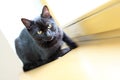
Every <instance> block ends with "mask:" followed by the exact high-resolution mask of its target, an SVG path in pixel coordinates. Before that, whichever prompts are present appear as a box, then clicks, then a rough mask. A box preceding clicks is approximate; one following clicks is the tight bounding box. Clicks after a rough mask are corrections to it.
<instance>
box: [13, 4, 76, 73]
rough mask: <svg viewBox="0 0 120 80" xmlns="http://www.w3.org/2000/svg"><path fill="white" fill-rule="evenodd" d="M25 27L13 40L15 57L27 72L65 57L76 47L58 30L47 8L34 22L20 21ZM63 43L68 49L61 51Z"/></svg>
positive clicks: (44, 8) (45, 7)
mask: <svg viewBox="0 0 120 80" xmlns="http://www.w3.org/2000/svg"><path fill="white" fill-rule="evenodd" d="M21 20H22V22H23V24H24V25H25V27H26V28H25V29H23V30H22V32H21V34H20V36H19V37H18V38H16V40H15V48H16V52H17V55H18V56H19V58H20V59H21V61H22V62H23V70H24V71H28V70H31V69H34V68H36V67H38V66H41V65H43V64H46V63H48V62H51V61H53V60H55V59H57V58H58V57H60V56H63V55H65V54H66V53H67V52H69V51H70V50H71V49H74V48H76V47H77V45H76V44H75V43H74V42H73V41H72V40H71V39H70V38H69V37H68V36H67V35H66V34H65V33H64V32H63V31H62V30H61V29H60V28H59V27H57V25H56V23H55V21H54V20H53V19H52V17H51V15H50V13H49V10H48V8H47V6H44V7H43V11H42V14H41V17H39V18H38V19H36V20H28V19H25V18H22V19H21ZM63 41H64V42H65V43H66V44H67V45H68V46H69V48H65V49H61V46H62V44H63Z"/></svg>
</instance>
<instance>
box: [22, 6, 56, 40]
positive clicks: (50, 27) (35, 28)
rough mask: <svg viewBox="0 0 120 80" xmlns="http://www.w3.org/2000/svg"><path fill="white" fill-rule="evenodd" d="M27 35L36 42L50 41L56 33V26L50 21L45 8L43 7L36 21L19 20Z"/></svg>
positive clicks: (50, 18)
mask: <svg viewBox="0 0 120 80" xmlns="http://www.w3.org/2000/svg"><path fill="white" fill-rule="evenodd" d="M21 20H22V22H23V24H24V25H25V26H26V28H27V30H28V31H29V33H30V34H31V35H32V37H34V38H35V39H36V40H39V41H51V40H53V39H54V38H55V36H56V33H57V25H56V23H55V22H54V20H53V19H52V17H51V15H50V13H49V10H48V8H47V6H44V7H43V10H42V14H41V17H40V18H38V19H37V20H34V21H32V20H28V19H25V18H22V19H21Z"/></svg>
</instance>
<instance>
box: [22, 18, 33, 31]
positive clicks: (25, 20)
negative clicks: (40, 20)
mask: <svg viewBox="0 0 120 80" xmlns="http://www.w3.org/2000/svg"><path fill="white" fill-rule="evenodd" d="M21 21H22V23H23V24H24V25H25V27H26V28H27V29H28V30H30V29H31V24H32V22H33V21H31V20H28V19H25V18H22V19H21Z"/></svg>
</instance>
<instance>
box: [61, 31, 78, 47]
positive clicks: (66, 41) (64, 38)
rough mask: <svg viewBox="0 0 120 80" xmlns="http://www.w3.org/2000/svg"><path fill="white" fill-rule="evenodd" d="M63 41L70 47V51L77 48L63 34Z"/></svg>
mask: <svg viewBox="0 0 120 80" xmlns="http://www.w3.org/2000/svg"><path fill="white" fill-rule="evenodd" d="M63 41H64V42H65V43H66V44H67V45H68V46H69V47H70V49H74V48H76V47H77V44H76V43H75V42H73V41H72V39H70V38H69V37H68V36H67V35H66V34H65V33H63Z"/></svg>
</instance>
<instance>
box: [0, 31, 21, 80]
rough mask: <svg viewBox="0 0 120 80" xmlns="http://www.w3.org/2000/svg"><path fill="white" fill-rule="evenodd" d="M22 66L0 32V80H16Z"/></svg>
mask: <svg viewBox="0 0 120 80" xmlns="http://www.w3.org/2000/svg"><path fill="white" fill-rule="evenodd" d="M21 67H22V64H21V63H20V61H19V59H18V57H17V56H16V54H15V52H14V51H13V50H12V49H11V47H10V45H9V44H8V41H7V40H6V39H5V37H4V35H3V34H2V32H1V31H0V80H18V78H19V74H20V73H21V71H22V70H21V69H22V68H21Z"/></svg>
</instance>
